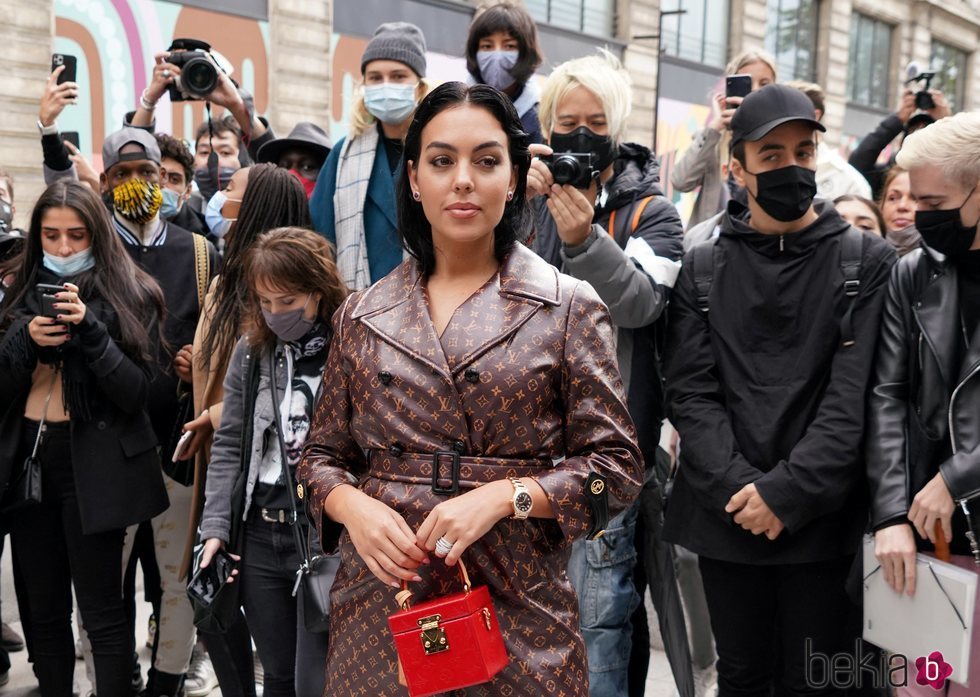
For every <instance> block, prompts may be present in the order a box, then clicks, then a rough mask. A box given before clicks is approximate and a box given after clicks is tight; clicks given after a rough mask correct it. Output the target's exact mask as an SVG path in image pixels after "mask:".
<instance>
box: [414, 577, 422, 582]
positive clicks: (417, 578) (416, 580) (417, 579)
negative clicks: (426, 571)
mask: <svg viewBox="0 0 980 697" xmlns="http://www.w3.org/2000/svg"><path fill="white" fill-rule="evenodd" d="M412 580H413V581H415V582H416V583H418V582H419V581H421V580H422V577H421V576H412Z"/></svg>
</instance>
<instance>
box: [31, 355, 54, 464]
mask: <svg viewBox="0 0 980 697" xmlns="http://www.w3.org/2000/svg"><path fill="white" fill-rule="evenodd" d="M57 378H58V369H57V368H52V369H51V383H50V384H49V385H48V396H47V397H45V398H44V412H43V413H42V414H41V423H39V424H38V425H37V436H35V438H34V449H33V450H32V451H31V459H32V460H34V459H36V458H37V449H38V447H39V446H40V445H41V434H42V433H44V422H45V421H47V420H48V405H49V404H51V395H52V394H54V381H55V380H56V379H57Z"/></svg>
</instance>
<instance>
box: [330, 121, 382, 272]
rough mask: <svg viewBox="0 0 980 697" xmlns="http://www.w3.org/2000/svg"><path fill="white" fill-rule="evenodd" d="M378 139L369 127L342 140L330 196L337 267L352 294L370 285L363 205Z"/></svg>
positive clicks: (374, 131)
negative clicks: (334, 213)
mask: <svg viewBox="0 0 980 697" xmlns="http://www.w3.org/2000/svg"><path fill="white" fill-rule="evenodd" d="M378 140H379V137H378V129H377V128H369V129H367V130H366V131H365V132H364V133H362V134H361V135H359V136H357V137H356V138H350V139H348V140H346V141H344V146H343V150H342V151H341V153H340V163H339V164H338V167H337V188H336V190H335V191H334V196H333V206H334V211H336V228H335V229H336V234H337V268H338V269H339V270H340V274H341V276H343V278H344V282H345V283H346V284H347V287H348V288H350V289H351V290H352V291H353V290H362V289H364V288H367V287H368V286H369V285H371V272H370V269H369V267H368V259H367V243H366V241H365V238H364V202H365V200H366V199H367V192H368V183H369V182H370V179H371V170H372V169H374V158H375V156H376V154H377V152H378Z"/></svg>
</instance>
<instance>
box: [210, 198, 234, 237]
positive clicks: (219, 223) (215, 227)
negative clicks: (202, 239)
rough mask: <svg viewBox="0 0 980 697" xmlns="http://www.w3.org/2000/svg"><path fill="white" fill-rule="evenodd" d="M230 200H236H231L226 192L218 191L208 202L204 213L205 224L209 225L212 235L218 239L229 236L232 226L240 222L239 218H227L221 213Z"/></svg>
mask: <svg viewBox="0 0 980 697" xmlns="http://www.w3.org/2000/svg"><path fill="white" fill-rule="evenodd" d="M230 200H234V199H229V198H228V196H227V194H225V192H224V191H217V192H215V194H214V196H212V197H211V200H210V201H208V207H207V209H206V210H205V211H204V222H206V223H207V224H208V229H209V230H210V231H211V234H212V235H214V236H215V237H217V238H218V239H221V238H222V237H224V236H225V235H226V234H228V230H230V229H231V224H232V223H233V222H235V221H236V220H238V218H226V217H225V216H224V214H223V213H222V212H221V211H222V210H223V209H224V207H225V204H226V203H227V202H228V201H230Z"/></svg>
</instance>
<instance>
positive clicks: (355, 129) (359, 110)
mask: <svg viewBox="0 0 980 697" xmlns="http://www.w3.org/2000/svg"><path fill="white" fill-rule="evenodd" d="M434 87H435V85H433V84H432V83H431V82H429V81H428V80H427V79H426V78H424V77H420V78H419V85H418V87H417V88H416V89H415V104H416V105H418V103H419V102H421V101H422V100H423V99H425V96H426V95H427V94H429V92H431V91H432V89H433V88H434ZM376 122H377V119H376V118H374V116H373V115H372V114H371V112H370V111H368V110H367V107H366V106H364V93H363V92H362V93H361V94H359V95H358V97H357V99H356V100H355V101H354V106H353V107H352V109H351V116H350V138H352V139H353V138H357V137H358V136H362V135H364V133H365V131H367V130H368V129H369V128H374V124H375V123H376Z"/></svg>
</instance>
